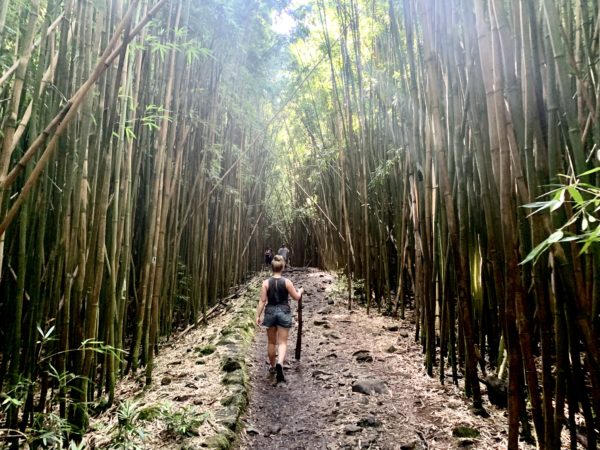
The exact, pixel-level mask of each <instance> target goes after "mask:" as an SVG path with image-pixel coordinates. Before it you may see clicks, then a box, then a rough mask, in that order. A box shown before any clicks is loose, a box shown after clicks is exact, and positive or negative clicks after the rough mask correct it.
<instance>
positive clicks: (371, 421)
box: [356, 416, 381, 428]
mask: <svg viewBox="0 0 600 450" xmlns="http://www.w3.org/2000/svg"><path fill="white" fill-rule="evenodd" d="M356 425H358V426H359V427H363V428H377V427H380V426H381V421H380V420H378V419H377V418H376V417H374V416H367V417H365V418H364V419H360V420H359V421H358V422H357V423H356Z"/></svg>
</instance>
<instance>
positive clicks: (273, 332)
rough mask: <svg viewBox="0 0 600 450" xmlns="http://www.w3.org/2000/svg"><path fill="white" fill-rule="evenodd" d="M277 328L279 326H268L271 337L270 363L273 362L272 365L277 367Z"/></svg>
mask: <svg viewBox="0 0 600 450" xmlns="http://www.w3.org/2000/svg"><path fill="white" fill-rule="evenodd" d="M277 328H278V327H269V328H267V337H268V339H269V343H268V344H267V355H269V364H271V367H275V351H276V349H277Z"/></svg>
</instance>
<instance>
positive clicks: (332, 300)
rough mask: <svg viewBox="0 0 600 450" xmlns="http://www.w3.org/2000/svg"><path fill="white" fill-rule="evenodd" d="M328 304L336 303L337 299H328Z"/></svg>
mask: <svg viewBox="0 0 600 450" xmlns="http://www.w3.org/2000/svg"><path fill="white" fill-rule="evenodd" d="M327 304H328V305H335V300H334V299H332V298H330V299H329V300H327Z"/></svg>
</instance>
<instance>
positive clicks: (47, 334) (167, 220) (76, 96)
mask: <svg viewBox="0 0 600 450" xmlns="http://www.w3.org/2000/svg"><path fill="white" fill-rule="evenodd" d="M281 6H282V5H278V4H277V2H270V1H259V0H256V1H246V0H239V1H236V0H233V1H227V2H221V1H203V2H197V1H190V0H170V1H166V0H143V1H140V0H130V1H94V2H87V1H78V0H21V1H7V0H3V1H1V2H0V36H1V41H2V44H1V45H0V49H1V50H0V68H1V73H2V78H1V81H0V117H1V121H0V129H1V130H2V134H1V137H0V143H1V145H2V147H1V157H0V218H1V219H0V222H1V224H0V276H1V278H0V298H1V302H0V315H1V316H2V317H3V318H4V320H3V325H2V329H1V331H0V355H1V356H0V387H1V389H2V392H3V400H2V401H3V411H4V414H3V418H4V419H5V422H6V423H5V427H4V428H5V429H10V430H13V431H10V432H9V433H13V434H14V435H15V436H16V435H19V433H20V432H23V431H26V430H30V429H33V430H44V429H45V428H47V427H49V426H51V425H52V426H54V427H55V428H56V427H58V428H60V429H61V430H62V431H65V432H70V431H73V432H76V433H77V432H78V431H79V430H81V429H83V428H84V427H85V426H86V422H87V414H88V411H89V410H90V409H92V410H101V409H102V408H103V407H106V406H108V405H110V404H111V403H112V402H113V397H114V388H115V382H116V380H117V379H118V378H119V377H120V376H122V375H123V374H126V373H128V372H129V371H134V372H135V371H137V370H139V368H141V367H143V368H145V373H146V383H150V382H151V381H152V366H153V357H154V355H155V353H156V352H157V351H159V349H160V344H161V338H160V337H161V336H165V335H168V334H170V333H172V332H173V331H174V330H175V329H177V328H178V327H185V326H187V325H188V324H195V323H196V322H197V321H198V320H200V319H201V318H202V317H203V315H204V314H205V313H206V311H207V309H208V308H209V307H211V306H212V305H213V304H214V303H215V302H216V301H217V299H218V298H219V297H221V296H223V294H225V293H226V292H227V290H228V288H229V287H230V286H231V285H233V284H234V283H238V282H240V281H242V280H243V278H244V276H245V274H246V273H247V272H248V271H249V270H251V269H255V268H256V267H257V264H258V261H259V260H260V257H261V255H262V248H263V239H264V237H263V236H262V235H261V234H260V233H258V232H257V231H259V230H261V229H262V228H264V227H265V223H266V222H265V219H266V216H265V215H264V214H263V208H262V198H263V197H264V192H265V183H264V179H265V178H266V177H265V176H264V174H265V173H266V168H267V167H268V165H267V164H266V162H267V161H268V160H269V158H268V156H267V155H268V154H269V153H270V138H269V134H268V129H267V125H268V120H267V119H268V116H269V114H271V108H270V106H269V104H268V102H267V101H266V100H267V93H266V92H265V91H264V89H263V86H264V85H265V84H266V83H267V80H268V79H269V77H270V76H271V73H272V66H273V64H272V59H273V58H274V57H276V56H277V54H278V52H279V50H280V48H281V45H280V44H281V43H280V41H279V40H278V38H277V37H276V36H275V35H274V33H272V32H271V30H270V14H271V11H272V10H273V9H277V8H279V7H281ZM51 414H53V415H54V416H53V417H55V418H57V419H58V422H60V425H56V423H58V422H56V421H55V422H56V423H54V424H50V423H49V422H48V421H47V418H48V417H50V415H51ZM67 419H68V421H67ZM39 433H40V434H43V432H42V431H39ZM60 435H61V433H60V432H59V433H58V436H60ZM13 443H14V444H15V445H18V439H13Z"/></svg>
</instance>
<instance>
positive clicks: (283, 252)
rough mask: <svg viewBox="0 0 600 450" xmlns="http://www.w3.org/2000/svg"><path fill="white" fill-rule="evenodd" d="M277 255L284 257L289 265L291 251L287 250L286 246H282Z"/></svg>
mask: <svg viewBox="0 0 600 450" xmlns="http://www.w3.org/2000/svg"><path fill="white" fill-rule="evenodd" d="M277 254H278V255H281V256H283V260H284V261H285V263H286V264H288V262H289V261H288V257H289V254H290V249H289V248H287V246H286V245H285V244H281V248H280V249H279V250H277Z"/></svg>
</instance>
